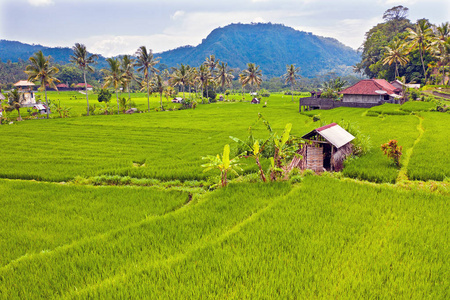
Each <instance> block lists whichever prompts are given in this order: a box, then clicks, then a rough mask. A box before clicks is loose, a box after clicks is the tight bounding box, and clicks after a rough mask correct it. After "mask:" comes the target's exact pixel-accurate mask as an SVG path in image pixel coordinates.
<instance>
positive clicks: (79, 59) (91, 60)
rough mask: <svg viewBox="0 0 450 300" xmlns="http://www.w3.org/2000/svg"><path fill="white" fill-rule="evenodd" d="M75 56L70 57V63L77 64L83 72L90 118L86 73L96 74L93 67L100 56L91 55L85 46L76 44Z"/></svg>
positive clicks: (73, 49) (74, 47) (73, 48)
mask: <svg viewBox="0 0 450 300" xmlns="http://www.w3.org/2000/svg"><path fill="white" fill-rule="evenodd" d="M72 51H73V55H71V56H70V61H71V62H72V63H73V64H75V65H76V66H77V67H78V68H80V69H81V70H82V71H83V78H84V91H85V93H86V103H87V115H88V116H89V96H88V92H87V82H86V71H89V72H92V73H93V72H94V68H93V67H92V65H93V64H95V60H96V59H97V58H98V55H96V54H92V55H89V53H88V52H87V50H86V46H85V45H83V44H79V43H76V44H75V46H73V47H72Z"/></svg>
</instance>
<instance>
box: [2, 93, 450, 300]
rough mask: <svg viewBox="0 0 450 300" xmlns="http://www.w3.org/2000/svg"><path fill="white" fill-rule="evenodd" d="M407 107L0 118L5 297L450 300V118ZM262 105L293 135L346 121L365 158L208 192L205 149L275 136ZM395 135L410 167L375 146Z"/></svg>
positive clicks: (239, 106) (284, 106)
mask: <svg viewBox="0 0 450 300" xmlns="http://www.w3.org/2000/svg"><path fill="white" fill-rule="evenodd" d="M66 96H67V95H66ZM83 100H84V99H83ZM80 101H81V100H80ZM80 103H81V102H80ZM81 107H82V106H81V105H80V108H81ZM409 107H410V108H411V107H412V108H411V111H408V113H407V114H396V113H393V114H390V113H389V112H390V111H400V108H401V107H400V108H399V107H397V106H392V107H383V108H382V109H381V110H380V111H378V112H375V113H368V110H366V109H357V108H339V109H334V110H330V111H314V112H306V113H304V114H300V113H298V105H297V103H295V102H292V101H291V98H290V97H288V96H285V97H283V96H281V95H272V96H271V97H270V98H269V99H268V103H267V106H266V107H263V106H262V105H251V104H249V103H247V102H232V103H227V102H226V103H217V104H211V105H199V106H198V108H197V109H195V110H183V111H165V112H151V113H145V114H134V115H120V116H117V115H113V116H102V115H99V116H90V117H78V118H68V119H51V120H31V121H25V122H20V123H17V124H14V125H6V126H0V134H1V137H2V160H1V163H0V176H1V177H2V178H4V179H0V195H1V197H0V215H1V216H2V218H0V225H1V226H0V249H2V255H1V256H0V298H1V299H30V298H45V299H49V298H64V299H68V298H70V299H72V298H80V299H92V298H105V299H106V298H107V299H109V298H117V299H120V298H139V299H140V298H162V299H167V298H172V299H174V298H175V299H180V298H181V299H183V298H196V299H198V298H219V299H224V298H232V299H242V298H251V299H255V298H282V299H286V298H288V299H289V298H297V299H299V298H300V299H303V298H308V299H309V298H402V299H410V298H415V299H423V298H430V299H447V298H448V297H449V296H450V295H449V292H448V291H449V290H450V281H449V280H448V278H450V276H449V270H450V265H449V261H450V259H449V257H448V253H450V249H449V240H450V236H449V232H450V228H449V225H450V217H449V216H450V211H449V206H448V198H449V196H450V188H449V186H448V179H447V178H448V177H450V163H449V161H448V159H446V158H445V157H444V156H445V153H448V150H450V149H449V144H448V138H447V137H448V136H450V132H449V129H448V126H446V124H449V120H448V118H449V115H448V114H445V113H438V112H419V113H414V111H415V110H416V109H415V108H414V107H423V105H422V104H415V103H412V104H410V105H409ZM406 108H408V107H406ZM402 111H406V110H402ZM411 112H413V113H412V114H411ZM258 113H262V114H263V115H264V117H265V118H266V119H267V120H268V121H269V122H270V123H271V125H272V127H273V128H274V129H275V130H276V131H278V132H280V133H281V131H282V130H283V128H284V126H285V124H286V123H288V122H290V123H292V124H293V129H292V133H293V134H295V135H302V134H304V133H306V132H308V131H309V130H311V129H313V128H316V127H319V126H321V125H322V124H325V123H330V122H333V121H334V122H346V123H350V124H351V125H352V126H353V128H354V129H357V132H358V134H360V135H361V136H360V137H361V138H362V137H365V138H367V140H369V141H370V145H369V151H368V153H367V154H366V155H364V156H362V157H360V158H357V159H352V160H349V161H348V162H347V163H346V165H345V168H344V171H343V173H342V174H335V175H330V174H324V175H322V176H315V175H314V176H312V175H310V176H307V174H305V175H303V176H301V177H297V178H296V180H293V181H283V182H272V183H265V184H264V183H262V182H259V183H258V182H256V183H255V182H252V181H258V178H257V177H256V179H255V178H253V177H245V178H240V179H239V180H236V181H235V182H232V183H231V184H230V185H229V186H228V187H226V188H222V189H216V190H213V189H210V188H209V187H210V185H211V183H212V182H215V180H216V178H215V177H214V176H215V175H217V174H213V173H203V172H202V168H201V167H200V165H201V164H202V163H203V161H202V160H201V157H202V156H205V155H208V154H211V155H215V154H217V153H219V152H221V150H222V149H223V146H224V145H225V144H227V143H228V144H230V145H231V146H232V148H234V151H235V148H236V147H235V145H233V142H232V141H231V140H230V139H229V136H236V137H240V138H244V137H246V135H247V129H248V128H249V127H250V126H252V130H253V133H254V135H255V136H258V137H265V136H267V131H266V130H265V128H264V126H263V125H262V124H259V125H256V126H253V124H254V123H255V121H256V119H257V114H258ZM374 114H376V116H373V115H374ZM313 115H315V116H316V118H317V116H318V118H320V121H317V122H314V121H313V118H312V116H313ZM393 138H395V139H397V140H398V141H399V143H400V145H402V146H403V149H404V156H403V158H402V161H401V163H402V168H401V169H397V168H396V167H395V166H394V165H393V164H392V163H391V162H390V161H389V160H388V159H387V158H386V157H385V156H383V154H382V152H381V150H380V145H381V143H384V142H387V141H388V140H389V139H393ZM430 144H433V146H430ZM243 162H244V165H243V167H244V170H245V171H244V173H246V174H248V173H251V172H254V171H255V170H256V169H255V167H254V162H253V161H251V160H250V159H248V160H244V161H243ZM268 164H269V162H268V161H265V160H263V166H264V168H267V167H268ZM430 166H433V167H430ZM249 178H250V179H249ZM355 179H357V180H355ZM361 179H364V180H369V181H371V182H372V183H370V182H365V181H361ZM409 179H414V180H438V181H441V182H428V183H424V182H409V181H408V180H409ZM405 182H406V183H407V182H409V184H406V183H405ZM394 183H396V184H394ZM97 184H98V185H107V186H94V185H97ZM143 185H151V187H147V186H143ZM428 187H433V188H428Z"/></svg>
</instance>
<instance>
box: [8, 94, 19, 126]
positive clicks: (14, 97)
mask: <svg viewBox="0 0 450 300" xmlns="http://www.w3.org/2000/svg"><path fill="white" fill-rule="evenodd" d="M21 98H22V94H20V93H19V91H18V90H17V89H14V90H12V91H9V93H8V106H9V107H8V110H14V109H15V110H17V113H18V115H19V118H18V120H19V121H22V116H21V115H20V108H21V107H22V105H21V103H20V102H21V100H22V99H21Z"/></svg>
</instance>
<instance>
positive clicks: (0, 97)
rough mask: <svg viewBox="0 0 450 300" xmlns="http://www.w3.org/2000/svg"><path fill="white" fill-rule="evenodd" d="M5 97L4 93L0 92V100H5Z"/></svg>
mask: <svg viewBox="0 0 450 300" xmlns="http://www.w3.org/2000/svg"><path fill="white" fill-rule="evenodd" d="M5 99H6V97H5V95H3V94H2V93H1V92H0V100H5Z"/></svg>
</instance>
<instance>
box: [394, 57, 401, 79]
mask: <svg viewBox="0 0 450 300" xmlns="http://www.w3.org/2000/svg"><path fill="white" fill-rule="evenodd" d="M399 76H400V75H399V74H398V66H397V61H395V79H397V77H399Z"/></svg>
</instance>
